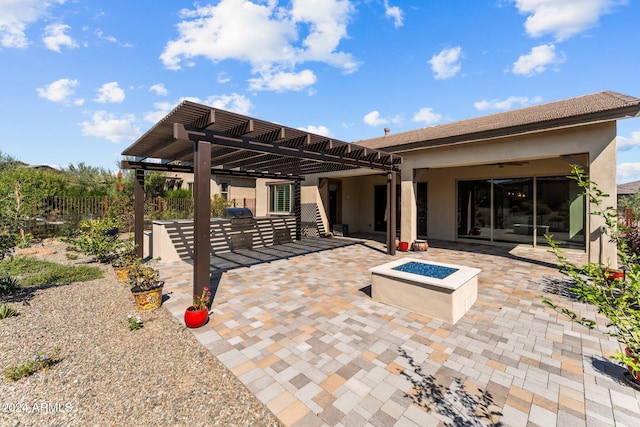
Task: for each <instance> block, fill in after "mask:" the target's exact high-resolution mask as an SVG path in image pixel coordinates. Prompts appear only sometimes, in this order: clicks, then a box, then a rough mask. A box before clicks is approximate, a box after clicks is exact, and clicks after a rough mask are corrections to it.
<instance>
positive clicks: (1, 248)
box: [0, 234, 16, 260]
mask: <svg viewBox="0 0 640 427" xmlns="http://www.w3.org/2000/svg"><path fill="white" fill-rule="evenodd" d="M15 247H16V239H15V237H14V236H12V235H9V234H0V260H3V259H5V258H6V257H8V256H11V254H13V250H14V249H15Z"/></svg>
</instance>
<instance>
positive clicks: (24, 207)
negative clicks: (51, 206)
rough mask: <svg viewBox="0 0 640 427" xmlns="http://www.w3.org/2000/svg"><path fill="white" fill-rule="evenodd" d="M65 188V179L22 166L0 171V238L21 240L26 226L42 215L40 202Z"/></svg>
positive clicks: (48, 172)
mask: <svg viewBox="0 0 640 427" xmlns="http://www.w3.org/2000/svg"><path fill="white" fill-rule="evenodd" d="M66 186H67V177H66V176H65V175H64V174H62V173H60V172H57V171H56V172H54V171H51V170H45V169H38V168H31V167H24V166H21V167H20V166H19V167H15V168H9V169H4V170H2V171H0V234H2V235H4V236H13V237H14V239H16V240H17V238H18V237H22V238H24V230H25V229H26V227H27V222H28V221H29V220H30V219H32V218H34V217H35V216H38V215H41V214H43V212H42V201H43V200H44V199H45V198H46V197H50V196H55V195H58V194H62V193H63V192H64V190H65V188H66Z"/></svg>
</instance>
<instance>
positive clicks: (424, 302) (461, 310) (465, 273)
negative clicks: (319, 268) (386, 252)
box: [369, 258, 481, 323]
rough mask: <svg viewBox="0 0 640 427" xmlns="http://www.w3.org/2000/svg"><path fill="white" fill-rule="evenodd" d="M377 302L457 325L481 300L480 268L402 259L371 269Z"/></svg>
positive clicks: (372, 294)
mask: <svg viewBox="0 0 640 427" xmlns="http://www.w3.org/2000/svg"><path fill="white" fill-rule="evenodd" d="M369 271H370V272H371V297H372V298H373V299H374V300H375V301H379V302H383V303H385V304H390V305H393V306H396V307H400V308H404V309H406V310H409V311H413V312H415V313H419V314H424V315H426V316H429V317H433V318H435V319H439V320H442V321H445V322H448V323H456V322H457V321H458V320H460V318H461V317H462V316H463V315H464V314H465V313H466V312H467V311H468V310H469V309H470V308H471V306H472V305H473V303H474V302H475V301H476V299H477V297H478V274H479V273H480V271H481V270H480V269H478V268H472V267H465V266H462V265H454V264H444V263H441V262H435V261H423V260H418V259H414V258H402V259H399V260H396V261H392V262H389V263H386V264H383V265H380V266H377V267H373V268H371V269H369Z"/></svg>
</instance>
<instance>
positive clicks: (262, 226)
mask: <svg viewBox="0 0 640 427" xmlns="http://www.w3.org/2000/svg"><path fill="white" fill-rule="evenodd" d="M295 235H296V218H295V216H271V217H257V218H252V219H251V221H244V219H243V221H242V222H240V223H238V221H233V220H231V219H221V218H212V219H211V239H210V246H209V247H210V249H211V255H216V254H221V253H225V252H231V251H232V250H237V249H251V248H260V247H265V246H272V245H275V244H282V243H287V242H291V241H293V240H295ZM150 247H151V253H150V254H149V255H150V256H151V257H152V258H160V259H161V260H163V261H177V260H181V259H182V260H188V259H193V247H194V230H193V220H191V219H179V220H157V221H153V223H152V231H151V245H150Z"/></svg>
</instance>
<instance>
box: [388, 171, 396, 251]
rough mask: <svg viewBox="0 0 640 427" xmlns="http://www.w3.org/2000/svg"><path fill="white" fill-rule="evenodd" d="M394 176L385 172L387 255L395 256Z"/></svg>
mask: <svg viewBox="0 0 640 427" xmlns="http://www.w3.org/2000/svg"><path fill="white" fill-rule="evenodd" d="M396 210H397V207H396V174H395V172H394V171H393V170H390V171H389V172H387V254H389V255H395V254H396Z"/></svg>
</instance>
